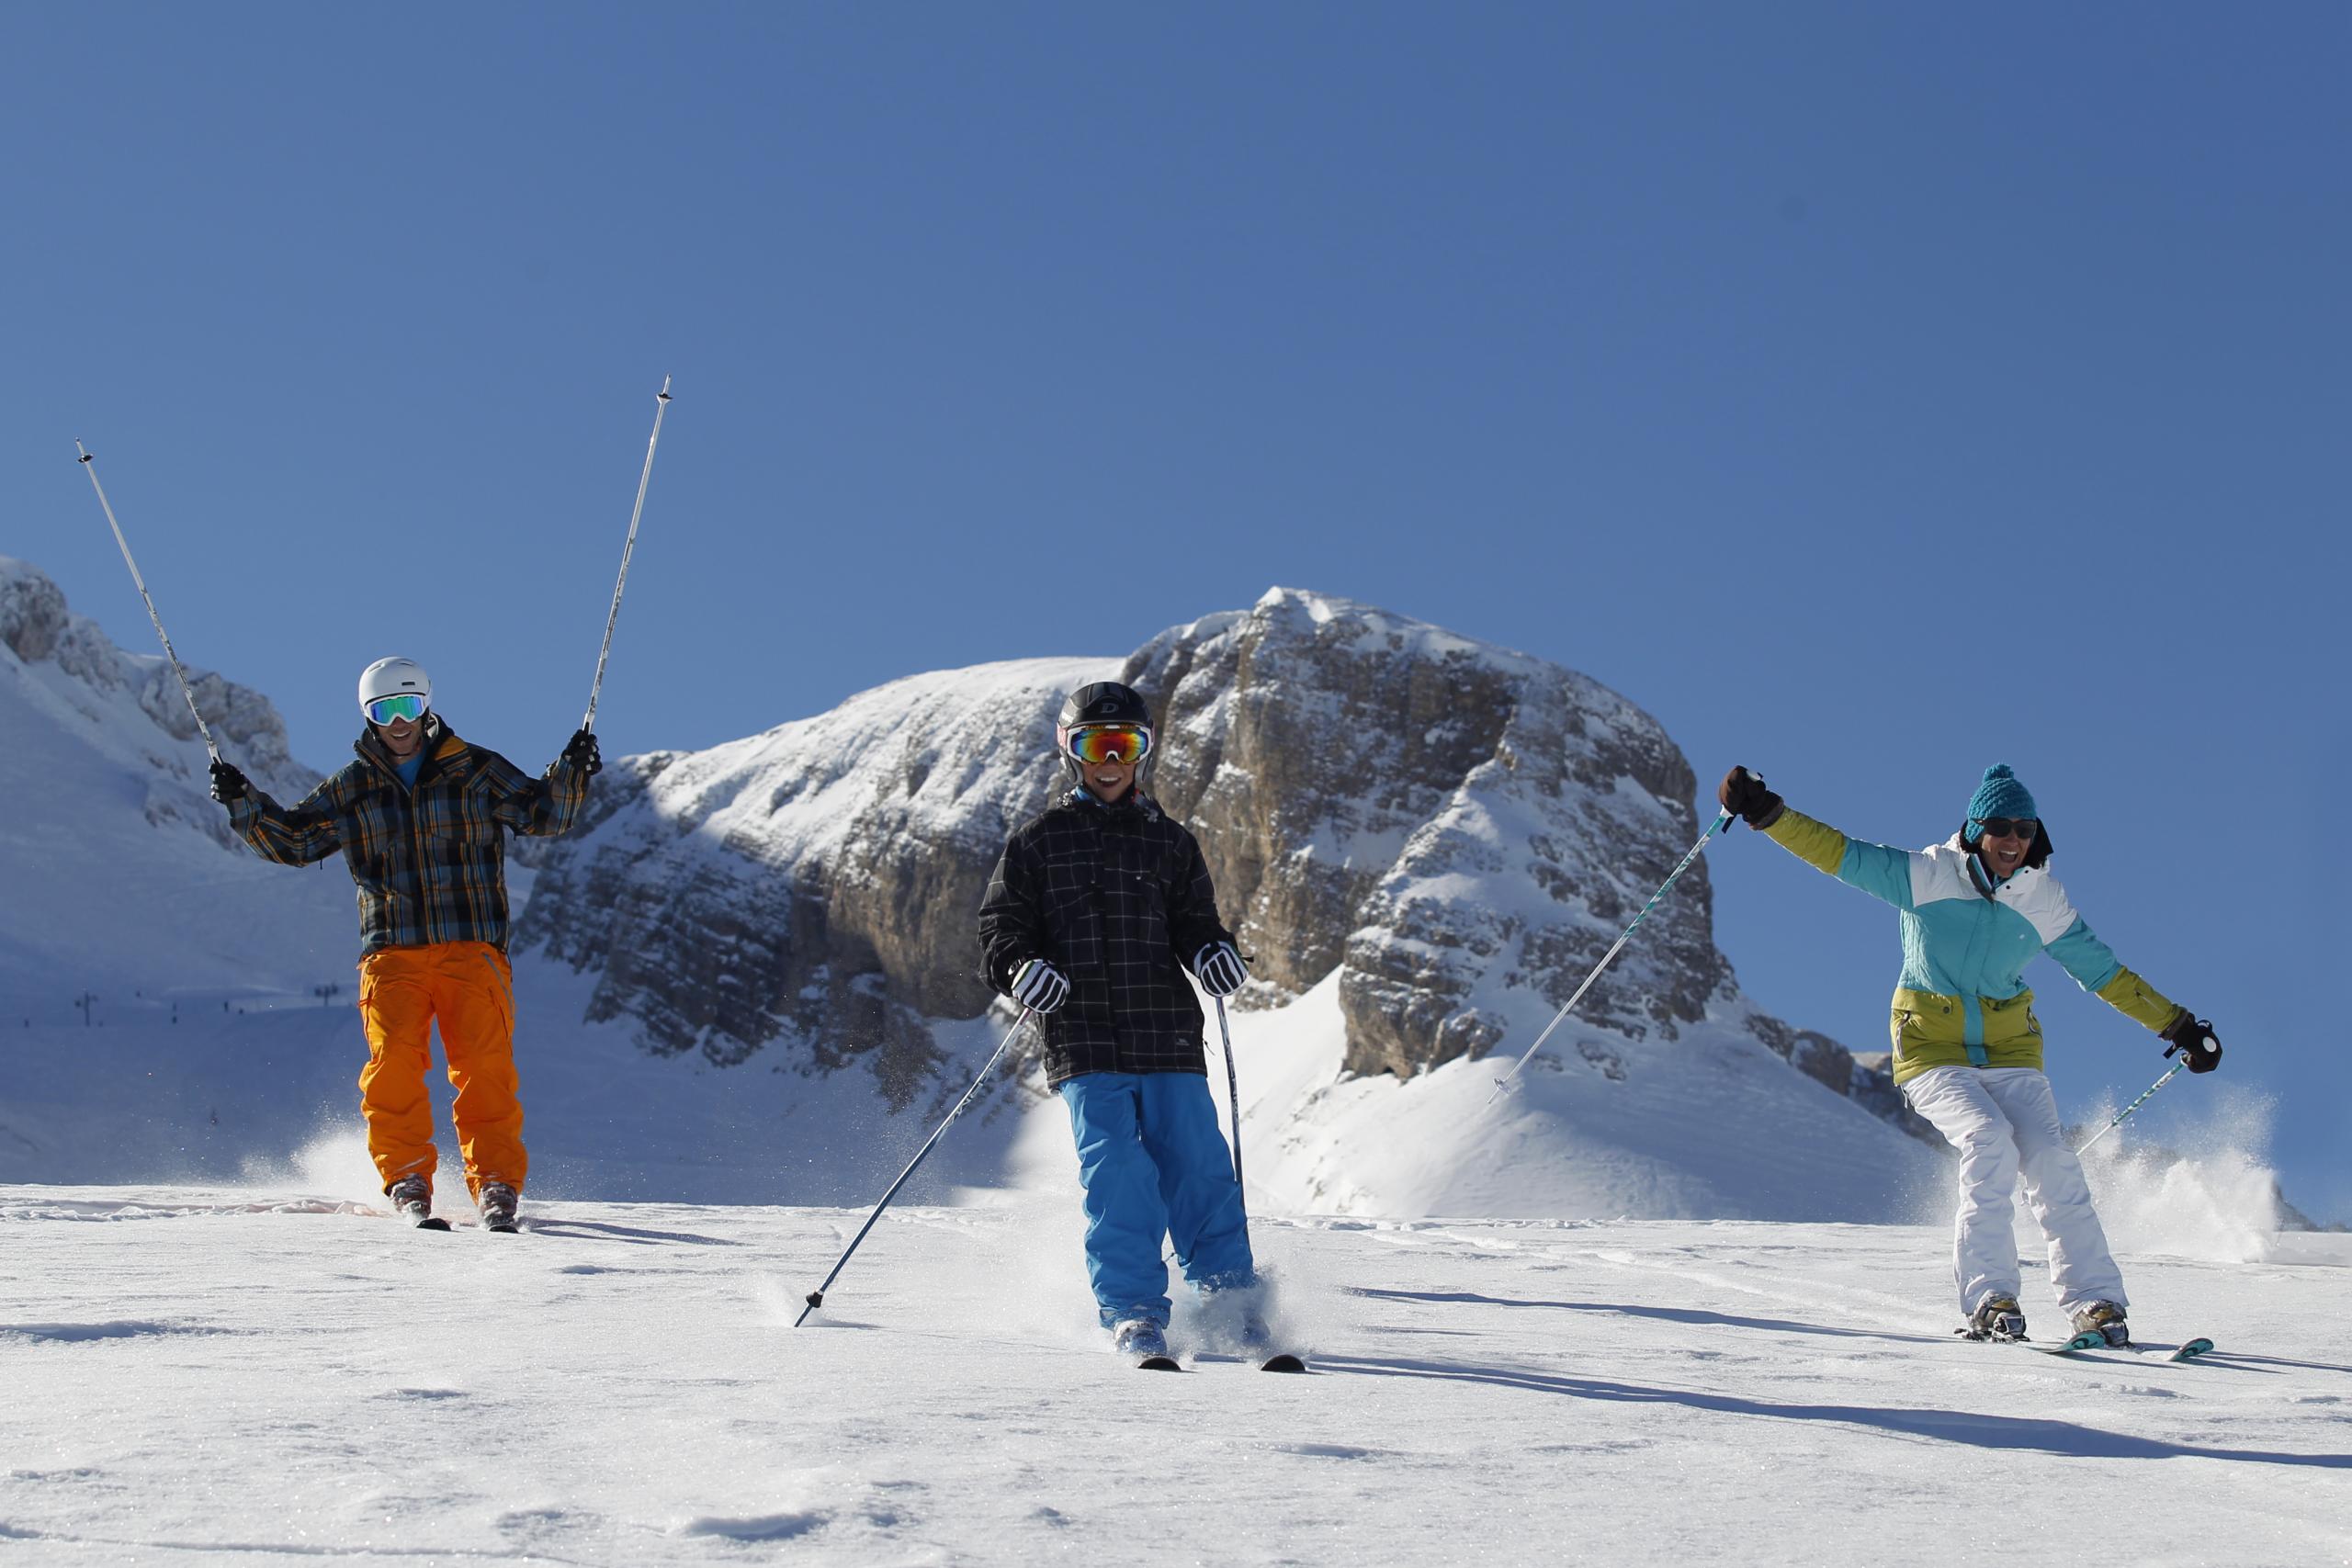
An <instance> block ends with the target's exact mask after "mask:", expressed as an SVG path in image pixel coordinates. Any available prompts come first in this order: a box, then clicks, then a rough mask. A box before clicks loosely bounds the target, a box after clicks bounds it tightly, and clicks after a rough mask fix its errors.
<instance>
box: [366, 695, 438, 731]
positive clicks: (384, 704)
mask: <svg viewBox="0 0 2352 1568" xmlns="http://www.w3.org/2000/svg"><path fill="white" fill-rule="evenodd" d="M431 705H432V704H431V702H430V701H429V700H428V699H427V698H424V697H423V696H420V695H418V694H416V693H414V692H396V693H394V694H392V695H390V696H389V697H378V698H377V699H376V700H375V701H374V702H372V703H363V704H362V705H360V709H359V711H360V712H362V713H364V714H366V715H367V716H368V723H370V724H390V723H391V722H392V721H393V720H394V719H396V718H407V719H418V718H423V717H424V710H425V709H426V708H428V707H430V706H431Z"/></svg>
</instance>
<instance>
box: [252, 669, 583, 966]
mask: <svg viewBox="0 0 2352 1568" xmlns="http://www.w3.org/2000/svg"><path fill="white" fill-rule="evenodd" d="M425 722H426V724H427V725H428V727H429V728H428V730H427V732H426V735H425V747H424V749H425V759H424V767H423V768H422V769H421V770H419V771H418V773H417V775H416V787H415V788H414V789H413V790H411V789H408V788H404V787H403V786H402V785H401V781H400V775H399V773H396V772H394V763H393V761H392V758H391V753H390V752H389V751H386V750H384V747H383V742H381V741H379V740H378V739H376V737H375V734H374V732H373V731H363V732H362V733H361V735H360V737H359V739H358V740H357V741H356V743H355V744H354V745H353V747H352V750H355V751H356V752H357V753H358V754H359V755H358V760H357V761H354V762H350V763H347V764H345V767H344V769H343V771H342V772H341V773H335V774H334V775H332V776H331V777H329V778H328V779H327V780H326V781H325V782H324V783H322V784H320V785H319V787H318V788H316V789H314V790H312V791H311V793H310V794H309V795H305V796H303V797H302V799H301V801H300V803H299V804H297V805H294V806H291V807H285V806H280V805H278V804H277V802H276V801H275V800H272V799H271V798H270V797H269V796H268V795H265V794H263V793H262V792H261V791H259V790H253V791H249V792H248V793H247V794H246V795H244V796H243V798H241V799H238V800H236V801H233V802H232V803H231V804H230V807H229V825H230V826H231V827H232V828H234V829H236V830H237V833H238V835H239V836H240V837H241V838H243V840H245V842H246V843H248V844H251V845H252V846H253V848H254V852H255V853H256V854H258V855H260V856H261V857H262V858H263V859H264V860H273V861H276V862H277V863H279V864H280V865H309V864H311V863H312V862H314V861H322V860H324V859H326V858H327V856H329V855H331V854H333V853H334V852H335V851H337V850H341V851H342V852H343V860H344V864H345V865H346V866H348V867H349V868H350V871H351V880H352V881H353V882H355V883H356V884H357V885H358V887H359V950H360V952H362V953H373V952H375V951H376V950H377V949H378V948H379V947H422V946H424V945H426V944H427V943H431V942H488V943H490V945H491V946H492V947H495V948H497V949H498V950H499V951H500V952H502V953H503V952H504V951H505V950H506V834H507V832H508V831H509V830H510V829H511V830H513V831H515V832H517V833H530V834H537V835H552V834H556V833H560V832H562V831H563V830H564V829H567V828H569V827H571V819H572V818H574V817H576V816H578V815H579V814H580V807H581V803H582V802H583V801H585V800H586V799H587V798H588V776H587V775H586V774H585V773H581V772H580V771H578V770H577V769H574V768H570V767H567V766H565V765H564V764H563V763H562V762H561V761H558V762H556V763H554V764H552V765H551V766H549V767H548V771H547V774H546V776H545V777H543V778H536V779H535V778H532V777H531V776H530V775H529V774H527V773H524V772H523V770H522V769H520V768H518V767H516V766H515V764H514V763H512V762H510V761H507V760H506V759H505V758H503V757H502V756H500V755H499V754H498V753H497V752H495V751H492V750H486V749H485V748H483V747H480V746H469V745H468V744H467V743H466V742H464V741H463V740H460V739H458V737H457V736H456V735H455V734H453V733H451V731H450V730H449V728H448V727H447V725H444V724H443V723H442V722H441V719H440V716H438V715H435V716H431V717H430V718H428V719H427V720H426V721H425Z"/></svg>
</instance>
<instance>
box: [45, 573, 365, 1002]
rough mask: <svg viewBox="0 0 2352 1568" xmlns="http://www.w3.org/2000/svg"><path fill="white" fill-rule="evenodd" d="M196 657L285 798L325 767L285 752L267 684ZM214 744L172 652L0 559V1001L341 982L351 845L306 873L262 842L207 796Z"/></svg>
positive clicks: (221, 714)
mask: <svg viewBox="0 0 2352 1568" xmlns="http://www.w3.org/2000/svg"><path fill="white" fill-rule="evenodd" d="M124 592H130V588H129V587H128V585H126V586H125V588H124ZM188 673H189V675H190V677H191V681H192V683H193V684H194V686H195V689H196V694H197V701H198V705H199V707H200V708H201V709H202V711H203V713H204V716H205V722H206V723H208V724H209V725H210V726H211V727H212V730H213V734H214V735H215V736H216V737H217V738H218V739H219V740H220V744H221V749H222V751H223V753H224V754H225V755H226V756H227V757H228V758H229V759H230V761H233V762H235V763H237V764H238V765H239V766H241V767H243V769H244V770H245V771H246V773H249V774H250V775H251V776H252V777H253V778H254V780H255V781H256V782H257V783H259V784H261V785H262V787H264V788H266V789H268V790H270V791H271V792H273V793H274V794H277V795H278V796H279V797H280V798H282V799H291V798H295V797H297V796H299V795H301V794H302V793H304V792H305V791H307V790H308V789H309V788H310V787H311V785H312V784H316V783H317V782H318V778H319V775H318V774H317V773H313V772H311V771H310V770H308V769H305V768H303V767H302V766H301V765H300V763H297V762H295V761H293V760H292V759H291V758H289V757H288V755H287V750H286V729H285V726H284V724H283V723H282V722H281V721H280V720H279V718H278V716H277V710H276V709H274V708H272V707H271V706H270V705H269V702H268V700H267V699H266V698H265V697H263V696H261V695H260V694H258V693H255V692H253V691H250V690H248V689H247V688H245V687H243V686H239V685H235V684H233V683H232V682H228V681H225V680H223V679H221V678H220V676H219V675H216V674H212V673H209V672H208V671H200V670H193V669H192V670H190V671H189V672H188ZM206 761H207V759H206V756H205V750H204V743H203V741H202V740H201V739H198V735H197V730H196V725H195V723H194V721H193V720H191V719H190V718H189V716H188V712H187V704H186V702H185V701H184V700H183V698H182V697H181V695H180V690H179V685H178V682H176V681H175V679H174V678H173V675H172V672H171V669H170V667H169V666H168V665H167V664H165V663H164V659H163V657H162V656H161V655H160V654H153V655H141V654H134V653H127V652H125V651H123V650H122V649H118V648H116V647H115V646H114V645H113V644H112V643H111V642H109V641H108V640H107V637H106V636H105V634H104V633H103V632H101V631H100V630H99V629H98V628H97V626H96V624H95V623H93V622H91V621H89V620H88V619H86V618H85V617H83V616H81V615H74V613H73V612H72V611H71V610H70V609H69V608H68V607H67V605H66V603H65V597H64V595H63V594H62V593H61V592H59V591H58V589H57V586H56V584H54V583H53V582H51V581H50V580H49V579H48V578H47V577H46V576H44V575H42V574H41V573H40V571H39V570H35V569H34V568H32V567H29V566H28V565H26V564H24V563H23V562H21V561H16V560H11V559H8V558H5V557H0V801H5V802H6V808H5V810H0V1018H5V1019H7V1021H10V1022H12V1023H18V1024H20V1025H21V1023H22V1021H23V1020H25V1019H28V1018H29V1019H35V1020H42V1019H47V1020H62V1019H66V1018H69V1017H73V1016H74V1014H73V1011H72V1006H73V1000H74V998H75V997H77V996H79V995H81V994H83V993H85V991H94V992H96V993H97V994H98V995H100V996H101V997H103V998H107V1000H110V1001H111V1000H117V999H119V1000H124V1001H128V1000H130V999H131V998H130V996H129V995H125V994H124V993H137V992H144V993H145V994H146V995H147V996H148V997H159V996H164V997H167V996H170V995H173V994H175V993H187V994H188V996H189V998H190V1005H194V999H195V998H196V997H197V996H198V994H200V995H201V996H202V997H203V998H204V1000H205V1003H206V1005H208V1006H213V1007H217V1006H218V1002H219V999H220V998H221V997H222V996H223V995H225V994H232V993H243V992H247V991H255V990H273V989H283V990H290V991H295V992H298V993H299V992H302V991H307V990H308V989H309V988H310V987H311V986H313V985H319V984H331V983H334V982H336V981H342V982H344V984H345V988H346V990H347V989H348V987H349V982H350V979H351V964H352V959H353V956H354V948H355V945H356V943H355V942H354V939H353V935H352V932H353V931H354V919H353V914H352V892H351V882H350V879H349V878H348V877H347V876H345V874H344V873H343V866H342V863H341V862H340V861H334V862H330V863H327V864H326V865H325V866H324V867H322V868H321V869H318V870H313V871H309V872H304V873H300V874H296V873H291V872H288V871H287V870H285V869H284V868H281V867H277V866H272V865H267V864H265V863H262V862H261V861H260V860H258V859H256V858H255V857H254V855H253V854H251V853H250V852H247V851H246V850H245V849H244V847H243V845H241V844H239V843H238V842H237V841H236V840H235V839H234V838H233V837H232V835H231V834H230V832H229V830H228V820H227V817H226V814H225V813H224V812H222V810H221V808H220V807H219V806H218V805H216V804H215V803H214V802H213V801H212V800H211V799H209V797H208V795H207V794H206V789H207V784H208V780H207V777H206V773H205V764H206ZM11 1013H13V1014H15V1015H16V1016H15V1017H10V1016H9V1015H10V1014H11Z"/></svg>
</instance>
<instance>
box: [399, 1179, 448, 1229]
mask: <svg viewBox="0 0 2352 1568" xmlns="http://www.w3.org/2000/svg"><path fill="white" fill-rule="evenodd" d="M384 1196H385V1197H387V1198H390V1200H391V1201H392V1213H396V1214H398V1215H399V1216H400V1217H401V1219H404V1220H406V1221H407V1222H408V1223H409V1224H413V1225H414V1226H415V1227H416V1228H417V1229H419V1230H421V1231H446V1230H447V1229H448V1228H449V1222H448V1221H447V1220H436V1219H435V1218H434V1217H433V1183H431V1182H429V1181H427V1180H425V1179H424V1178H423V1177H421V1176H417V1175H414V1174H411V1175H408V1176H403V1177H401V1179H399V1180H398V1181H395V1182H393V1183H392V1184H391V1185H390V1187H387V1188H385V1189H384Z"/></svg>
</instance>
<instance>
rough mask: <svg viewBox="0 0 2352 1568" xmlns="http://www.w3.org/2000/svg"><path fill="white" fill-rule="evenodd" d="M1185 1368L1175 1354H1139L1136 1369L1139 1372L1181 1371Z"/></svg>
mask: <svg viewBox="0 0 2352 1568" xmlns="http://www.w3.org/2000/svg"><path fill="white" fill-rule="evenodd" d="M1183 1370H1184V1369H1183V1368H1182V1366H1181V1365H1179V1364H1178V1362H1177V1360H1176V1358H1175V1357H1173V1356H1138V1357H1136V1371H1139V1372H1181V1371H1183Z"/></svg>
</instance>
